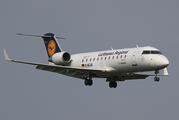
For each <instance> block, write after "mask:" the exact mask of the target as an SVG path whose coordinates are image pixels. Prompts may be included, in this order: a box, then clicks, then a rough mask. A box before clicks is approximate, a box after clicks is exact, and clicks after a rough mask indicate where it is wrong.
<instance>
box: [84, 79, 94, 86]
mask: <svg viewBox="0 0 179 120" xmlns="http://www.w3.org/2000/svg"><path fill="white" fill-rule="evenodd" d="M84 84H85V85H86V86H88V85H89V86H92V85H93V80H91V79H87V78H86V79H85V81H84Z"/></svg>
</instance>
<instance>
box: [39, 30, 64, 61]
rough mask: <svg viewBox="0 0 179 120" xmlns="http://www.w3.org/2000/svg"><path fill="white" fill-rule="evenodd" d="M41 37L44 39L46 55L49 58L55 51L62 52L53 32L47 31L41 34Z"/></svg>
mask: <svg viewBox="0 0 179 120" xmlns="http://www.w3.org/2000/svg"><path fill="white" fill-rule="evenodd" d="M46 36H48V37H46ZM42 38H43V39H44V43H45V47H46V50H47V55H48V57H49V58H51V57H52V56H53V55H54V54H55V53H58V52H62V49H61V47H60V45H59V43H58V41H57V39H56V37H55V36H54V34H53V33H47V34H45V35H44V36H42Z"/></svg>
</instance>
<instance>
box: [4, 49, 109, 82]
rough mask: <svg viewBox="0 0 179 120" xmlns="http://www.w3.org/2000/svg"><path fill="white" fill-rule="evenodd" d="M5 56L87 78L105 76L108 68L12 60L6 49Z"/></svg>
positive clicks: (41, 67) (48, 69)
mask: <svg viewBox="0 0 179 120" xmlns="http://www.w3.org/2000/svg"><path fill="white" fill-rule="evenodd" d="M3 51H4V56H5V59H6V60H7V61H10V62H17V63H23V64H29V65H36V69H39V70H45V71H50V72H55V73H59V74H63V75H67V76H71V77H76V78H81V79H85V78H86V77H89V75H92V76H93V77H105V72H106V70H107V69H106V68H95V69H92V68H78V67H70V66H57V65H51V64H42V63H34V62H28V61H19V60H12V59H9V57H8V55H7V53H6V51H5V49H3Z"/></svg>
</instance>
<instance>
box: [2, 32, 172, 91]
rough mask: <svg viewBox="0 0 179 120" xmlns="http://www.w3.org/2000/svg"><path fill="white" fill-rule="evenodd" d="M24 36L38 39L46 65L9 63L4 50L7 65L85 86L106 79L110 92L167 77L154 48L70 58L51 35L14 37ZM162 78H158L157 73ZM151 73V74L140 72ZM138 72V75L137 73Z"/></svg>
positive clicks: (165, 62)
mask: <svg viewBox="0 0 179 120" xmlns="http://www.w3.org/2000/svg"><path fill="white" fill-rule="evenodd" d="M18 35H25V36H35V37H42V38H43V40H44V43H45V48H46V51H47V55H48V62H49V64H42V63H35V62H27V61H19V60H13V59H9V56H8V55H7V52H6V50H5V49H3V51H4V56H5V59H6V60H7V61H10V62H17V63H24V64H30V65H36V69H39V70H44V71H49V72H55V73H59V74H62V75H66V76H70V77H75V78H79V79H83V80H84V84H85V85H86V86H91V85H92V84H93V80H92V78H106V82H109V87H110V88H116V87H117V82H118V81H125V80H133V79H134V80H135V79H145V78H147V77H148V76H154V81H156V82H159V80H160V78H159V76H168V75H169V74H168V70H167V66H168V65H169V60H168V59H167V58H166V57H165V56H164V55H163V54H162V53H161V52H160V51H159V50H158V49H156V48H154V47H150V46H145V47H138V46H136V47H135V48H125V49H115V50H114V49H113V48H112V49H111V50H106V51H98V52H88V53H79V54H73V55H71V54H70V53H68V52H66V51H63V50H62V48H61V47H60V45H59V43H58V41H57V39H65V38H61V37H55V35H54V34H53V33H47V34H44V35H42V36H41V35H30V34H21V33H20V34H18ZM161 69H163V70H164V74H162V75H160V74H159V70H161ZM148 71H155V74H152V75H151V74H143V72H148ZM141 72H142V73H141Z"/></svg>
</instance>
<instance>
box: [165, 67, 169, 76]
mask: <svg viewBox="0 0 179 120" xmlns="http://www.w3.org/2000/svg"><path fill="white" fill-rule="evenodd" d="M164 75H166V76H168V75H169V74H168V70H167V68H164Z"/></svg>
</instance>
